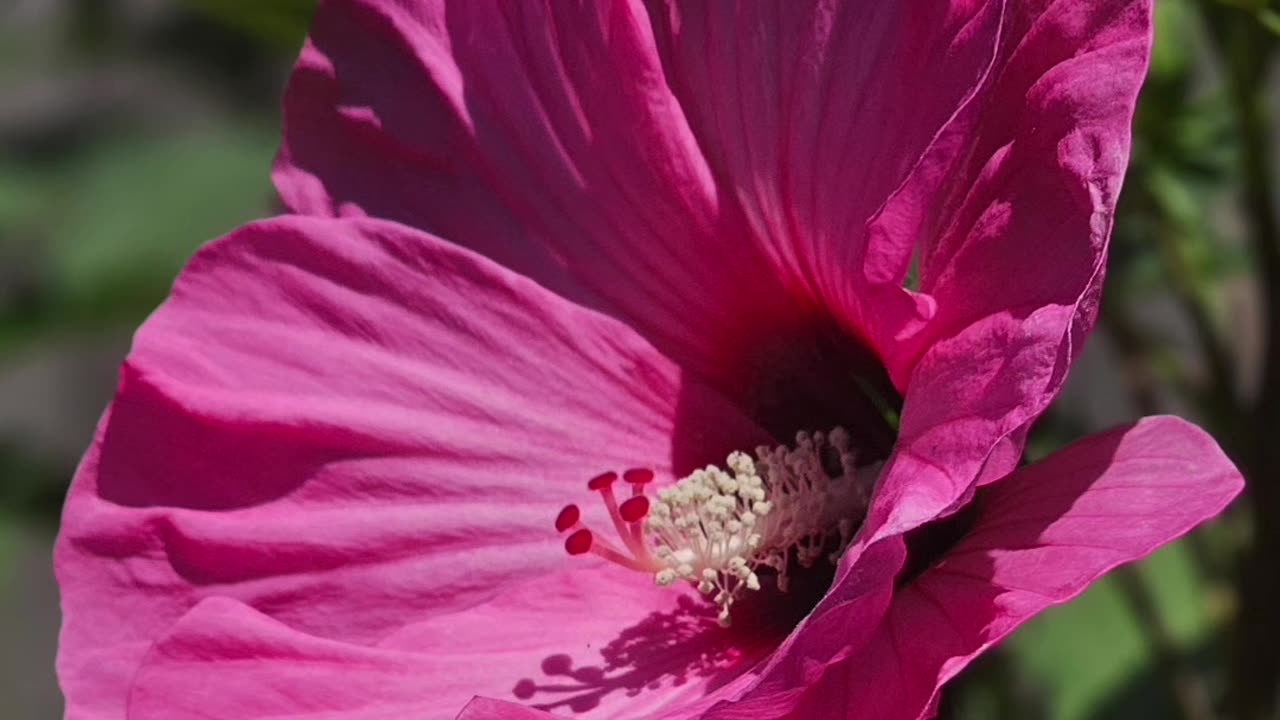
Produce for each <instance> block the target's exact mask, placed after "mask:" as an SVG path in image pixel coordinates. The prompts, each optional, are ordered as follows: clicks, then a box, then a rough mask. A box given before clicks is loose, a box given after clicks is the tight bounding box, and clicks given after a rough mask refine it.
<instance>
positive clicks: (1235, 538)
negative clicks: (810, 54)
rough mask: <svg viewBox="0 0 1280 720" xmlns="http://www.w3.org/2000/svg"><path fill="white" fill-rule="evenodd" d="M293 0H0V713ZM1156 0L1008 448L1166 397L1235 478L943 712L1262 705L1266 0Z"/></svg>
mask: <svg viewBox="0 0 1280 720" xmlns="http://www.w3.org/2000/svg"><path fill="white" fill-rule="evenodd" d="M311 4H312V0H186V1H185V2H184V1H183V0H0V698H3V701H0V718H4V719H5V720H7V718H9V717H12V718H15V720H17V719H22V720H25V719H27V718H34V719H42V718H56V717H60V714H61V700H60V698H59V695H58V691H57V685H56V680H55V678H54V674H53V658H54V653H55V646H56V637H57V630H58V608H57V592H56V588H55V585H54V583H53V578H52V571H51V568H50V549H51V546H52V542H53V537H54V534H55V532H56V529H57V521H58V513H59V509H60V506H61V502H62V496H63V494H64V493H65V490H66V483H67V481H68V479H69V478H70V476H71V474H72V472H73V470H74V467H75V463H76V461H77V460H78V458H79V455H80V453H81V452H82V451H83V450H84V448H85V446H86V445H87V444H88V442H89V437H90V434H91V432H92V429H93V426H94V423H95V422H96V420H97V417H98V414H99V413H100V412H101V410H102V408H103V407H104V406H105V404H106V402H107V401H108V400H109V398H110V396H111V392H112V390H113V388H114V385H115V376H116V369H117V366H118V364H119V362H120V360H121V359H122V358H123V356H124V353H125V352H126V350H127V348H128V344H129V337H130V335H131V333H132V331H133V329H134V328H135V327H136V326H137V325H138V324H139V323H140V322H141V321H142V319H143V318H145V317H146V315H147V313H148V312H149V311H150V310H151V309H152V308H153V307H155V305H156V304H157V303H158V302H159V301H160V300H161V299H163V297H164V295H165V293H166V292H167V290H168V287H169V284H170V282H171V281H172V279H173V277H174V275H175V274H176V272H177V270H178V268H179V267H181V265H182V262H183V261H184V259H185V258H186V257H187V256H188V255H189V254H190V253H191V252H192V250H194V249H195V247H196V246H197V245H198V244H199V243H201V242H204V241H206V240H208V239H211V238H214V237H217V236H219V235H221V234H222V233H224V232H225V231H227V230H229V229H231V228H233V227H235V226H236V225H238V224H240V223H242V222H244V221H247V220H250V219H252V218H255V217H260V216H263V215H267V214H270V213H271V212H273V192H272V190H271V187H270V182H269V178H268V171H269V168H270V163H271V159H272V156H273V154H274V152H275V148H276V144H277V136H278V125H279V117H278V114H279V113H278V107H279V103H278V98H279V95H280V91H281V89H282V87H283V83H284V80H285V77H286V75H287V72H288V69H289V65H290V62H291V60H292V59H293V56H294V55H295V54H296V51H297V48H298V45H299V43H300V42H301V38H302V36H303V35H304V33H305V28H306V22H307V16H308V13H309V10H310V6H311ZM1157 5H1158V12H1157V26H1158V27H1157V44H1156V52H1155V57H1154V59H1153V64H1152V69H1151V73H1150V76H1149V78H1148V81H1147V84H1146V87H1145V89H1144V91H1143V96H1142V101H1141V107H1140V111H1139V117H1138V119H1137V122H1136V136H1135V143H1134V158H1133V164H1132V167H1131V170H1130V173H1129V177H1128V179H1127V181H1126V186H1125V192H1124V195H1123V198H1122V202H1121V209H1120V212H1119V216H1118V219H1117V227H1116V232H1115V236H1114V240H1113V244H1112V253H1111V261H1110V268H1109V273H1110V275H1109V282H1108V285H1107V291H1106V297H1105V300H1104V308H1103V313H1102V318H1101V320H1100V323H1099V329H1098V331H1097V332H1096V333H1095V335H1094V337H1093V339H1092V341H1091V343H1090V345H1089V347H1088V349H1087V350H1086V352H1085V355H1084V357H1083V358H1082V359H1081V361H1080V363H1079V364H1078V366H1077V367H1076V369H1075V371H1074V373H1073V375H1072V378H1071V381H1070V384H1069V386H1068V389H1067V391H1066V393H1065V395H1064V397H1063V398H1062V400H1061V401H1060V402H1059V403H1058V404H1057V406H1056V407H1055V409H1054V410H1053V412H1052V413H1051V414H1050V416H1049V417H1047V418H1046V419H1045V420H1044V421H1042V422H1041V424H1040V426H1039V427H1038V428H1037V430H1036V432H1035V434H1034V437H1033V440H1032V444H1031V451H1030V455H1031V456H1032V457H1038V456H1042V455H1044V454H1046V453H1047V452H1049V451H1051V450H1053V449H1055V448H1058V447H1060V446H1062V445H1063V444H1065V443H1067V442H1069V441H1070V440H1072V439H1075V438H1077V437H1080V436H1083V435H1085V434H1087V433H1090V432H1093V431H1095V430H1098V429H1102V428H1104V427H1106V426H1109V425H1112V424H1115V423H1119V422H1123V421H1126V420H1129V419H1132V418H1135V417H1137V416H1139V415H1143V414H1150V413H1153V412H1174V413H1177V414H1181V415H1184V416H1187V417H1190V418H1192V419H1194V420H1196V421H1198V422H1200V423H1202V424H1203V425H1205V426H1206V427H1207V428H1208V429H1210V431H1212V432H1213V433H1214V434H1215V435H1216V436H1217V437H1218V439H1219V441H1220V442H1222V444H1223V445H1224V446H1225V447H1226V448H1227V449H1228V451H1229V452H1230V453H1231V454H1232V455H1233V457H1235V458H1236V459H1237V461H1238V462H1239V463H1240V464H1241V466H1242V467H1243V468H1244V469H1245V470H1246V472H1247V474H1248V476H1249V482H1250V497H1249V499H1248V500H1245V501H1242V502H1240V503H1237V505H1236V506H1235V507H1233V509H1232V510H1231V511H1229V512H1228V514H1227V515H1226V516H1224V518H1223V519H1221V520H1220V521H1218V522H1217V523H1216V524H1214V525H1213V526H1211V527H1209V528H1207V529H1205V530H1203V531H1201V532H1199V533H1197V534H1196V535H1194V536H1192V537H1190V538H1187V539H1185V540H1183V541H1181V542H1179V543H1177V544H1175V545H1174V546H1172V547H1169V548H1167V549H1165V550H1163V551H1161V552H1159V553H1157V554H1156V555H1155V556H1153V557H1152V558H1151V559H1149V560H1148V561H1146V562H1144V563H1142V564H1140V565H1138V566H1137V567H1135V568H1133V569H1129V570H1124V571H1120V572H1118V573H1114V574H1112V575H1111V576H1109V577H1108V578H1107V579H1105V580H1103V581H1102V582H1100V583H1098V585H1096V586H1095V587H1094V588H1093V589H1092V590H1090V591H1089V592H1088V593H1087V594H1085V595H1084V596H1082V597H1081V598H1080V599H1078V600H1077V601H1075V602H1073V603H1071V604H1069V605H1067V606H1064V607H1062V608H1059V609H1056V610H1053V611H1051V612H1049V613H1046V614H1045V615H1044V616H1042V617H1041V618H1039V619H1037V620H1035V621H1033V622H1032V623H1030V624H1028V625H1027V626H1026V627H1025V628H1023V629H1022V630H1020V631H1019V632H1018V633H1017V634H1016V635H1015V636H1014V637H1013V638H1012V639H1011V640H1010V641H1009V642H1007V643H1005V644H1004V646H1003V647H1002V648H1001V649H1000V650H998V651H996V652H993V653H991V654H989V655H988V656H987V657H986V658H985V659H984V660H982V661H981V662H980V663H978V664H977V665H976V666H975V667H974V668H973V669H972V670H970V671H969V672H967V673H966V674H965V676H964V677H963V678H962V679H961V680H960V681H959V682H958V683H956V684H955V686H954V687H953V689H952V690H951V691H950V692H949V693H948V696H947V700H946V702H945V703H944V715H946V716H948V717H953V718H972V719H975V720H979V719H985V718H1017V719H1019V720H1021V719H1024V718H1025V719H1031V720H1035V719H1037V718H1045V719H1049V718H1052V719H1054V720H1086V719H1089V720H1103V719H1108V720H1110V719H1113V718H1114V719H1120V718H1129V719H1137V720H1142V719H1145V718H1161V719H1163V718H1174V719H1175V720H1176V719H1178V718H1182V719H1185V720H1211V719H1213V718H1242V719H1247V720H1254V719H1255V718H1258V719H1267V720H1280V711H1277V710H1276V708H1275V707H1274V705H1273V704H1274V703H1275V701H1276V699H1277V695H1278V694H1280V691H1278V689H1277V683H1276V677H1277V673H1276V668H1277V666H1278V665H1280V590H1278V589H1277V588H1276V585H1277V583H1280V528H1277V526H1280V497H1276V496H1277V495H1280V347H1278V348H1275V349H1272V348H1269V346H1268V339H1269V338H1273V337H1274V338H1277V339H1280V231H1278V230H1277V214H1276V207H1277V204H1278V202H1280V193H1278V192H1277V178H1276V168H1277V167H1278V166H1280V157H1278V156H1277V152H1276V149H1275V141H1276V136H1277V135H1280V129H1278V128H1277V123H1276V120H1275V118H1276V117H1277V113H1278V112H1280V107H1278V106H1280V102H1278V101H1277V100H1278V98H1280V92H1277V82H1276V80H1275V77H1274V65H1275V63H1274V62H1273V58H1274V56H1275V55H1276V50H1277V48H1278V47H1280V3H1277V2H1270V3H1268V2H1265V1H1258V0H1254V1H1252V2H1251V1H1250V0H1234V1H1232V2H1226V1H1218V0H1157ZM1273 518H1274V519H1273Z"/></svg>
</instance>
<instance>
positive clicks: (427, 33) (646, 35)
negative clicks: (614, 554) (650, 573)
mask: <svg viewBox="0 0 1280 720" xmlns="http://www.w3.org/2000/svg"><path fill="white" fill-rule="evenodd" d="M999 19H1000V6H999V3H984V2H978V1H976V0H963V1H961V0H954V1H951V2H941V3H939V2H932V1H931V0H909V1H908V2H902V3H872V2H830V1H829V0H823V1H812V2H810V1H807V0H803V1H795V0H780V1H778V2H760V3H704V2H692V3H686V4H677V3H670V4H669V3H660V2H659V3H650V4H649V6H648V7H646V6H644V5H643V4H642V3H640V2H639V1H638V0H636V1H629V0H606V1H605V2H562V3H529V2H495V1H493V0H452V1H449V0H338V1H335V2H326V3H322V5H321V7H320V9H319V11H318V13H317V15H316V18H315V21H314V25H313V27H312V32H311V36H310V38H309V40H308V43H307V46H306V48H305V49H304V51H303V54H302V57H301V59H300V61H299V63H298V67H297V69H296V71H295V73H294V76H293V78H292V80H291V82H290V87H289V90H288V94H287V97H286V101H285V117H286V122H285V142H284V147H283V149H282V152H281V155H280V158H279V161H278V163H277V169H276V184H277V187H278V188H279V190H280V193H281V196H282V197H283V198H284V200H285V202H286V204H287V205H288V206H289V207H290V208H291V209H293V210H294V211H296V212H302V213H308V214H316V215H326V216H333V215H350V214H363V215H372V216H378V217H384V218H390V219H394V220H398V221H401V222H405V223H407V224H410V225H414V226H416V227H419V228H423V229H426V230H428V231H430V232H432V233H435V234H437V235H438V236H440V237H442V238H444V239H446V240H449V241H451V242H455V243H459V244H461V245H465V246H467V247H471V248H473V249H476V250H478V251H480V252H482V253H484V254H486V255H488V256H490V257H492V258H494V259H495V260H497V261H498V262H500V263H503V264H505V265H506V266H508V267H510V268H512V269H514V270H516V271H518V272H521V273H522V274H525V275H526V276H528V277H531V278H533V279H535V280H536V281H538V282H539V283H541V284H542V285H544V286H546V287H548V288H551V289H552V290H554V291H555V292H557V293H559V294H561V295H563V296H565V297H568V298H570V299H573V300H574V301H575V302H578V303H580V304H583V305H586V306H589V307H593V308H596V309H598V310H600V311H602V312H605V313H608V314H611V315H613V316H615V317H618V318H620V319H622V320H624V321H625V322H627V324H629V325H631V326H632V327H633V328H635V329H636V330H637V332H639V333H640V334H641V335H643V336H644V337H646V338H648V339H649V340H650V341H651V342H652V343H653V344H654V345H655V346H656V347H658V348H659V349H661V350H662V351H663V352H665V353H666V354H668V355H669V356H670V357H672V358H673V359H675V360H676V361H677V362H679V363H680V364H681V365H682V366H683V367H685V368H687V369H688V370H690V371H692V372H696V373H698V374H699V375H701V376H702V377H704V378H705V379H706V380H707V382H708V383H709V384H711V385H713V386H715V387H718V388H720V389H722V390H723V391H725V392H726V393H727V394H728V395H729V396H730V397H731V398H733V399H734V401H735V402H737V403H739V404H741V405H742V406H743V407H744V408H745V409H746V410H747V411H748V412H750V413H752V414H755V415H759V416H761V417H762V420H763V421H766V422H767V425H768V429H769V430H771V431H772V432H774V433H775V434H777V435H778V436H780V437H786V436H787V435H789V434H792V433H794V432H795V431H796V430H797V429H800V428H802V427H809V428H811V427H812V425H807V424H806V423H809V424H813V423H816V424H817V426H820V427H824V426H829V425H832V424H835V422H837V421H839V422H847V420H848V419H847V417H843V416H842V415H845V414H848V413H850V412H851V409H854V406H855V403H856V402H857V401H858V398H859V397H860V395H859V393H858V392H857V389H856V385H850V384H849V374H850V373H849V372H848V368H849V366H850V365H851V362H850V361H849V358H847V357H845V351H844V349H843V347H842V346H843V345H848V344H871V345H883V344H885V343H887V342H889V340H890V339H891V338H892V336H893V335H894V334H895V333H896V332H898V331H899V329H900V328H901V327H902V326H905V325H909V324H912V323H916V322H918V317H919V316H920V314H921V313H922V312H923V309H922V307H923V305H927V303H925V302H924V301H921V303H920V305H921V307H917V303H916V302H915V300H914V299H913V298H912V297H910V296H909V295H908V294H907V293H905V292H904V291H903V290H902V288H901V280H902V277H903V276H904V275H905V273H906V268H907V265H908V263H909V259H910V255H911V251H912V247H911V244H910V243H911V241H912V238H907V237H905V236H899V237H896V238H892V239H885V240H884V241H883V242H881V243H880V246H879V249H878V251H877V252H876V253H875V254H874V256H872V255H871V254H870V253H869V250H868V247H869V246H868V240H867V232H866V227H865V225H866V222H867V220H868V219H869V218H870V217H871V216H872V215H873V214H874V213H875V212H876V209H877V208H878V207H879V206H880V205H882V204H883V203H884V202H885V201H886V199H887V198H888V197H889V195H890V194H891V193H892V192H893V191H894V189H895V188H896V187H897V186H898V185H899V184H901V183H902V182H903V180H904V179H905V178H906V176H907V173H908V171H909V170H910V168H911V167H912V166H913V164H914V163H915V162H916V161H917V159H918V158H919V157H920V156H921V154H922V153H923V151H924V150H925V148H926V146H927V145H928V143H929V142H930V140H931V139H932V138H933V137H934V136H935V135H936V134H937V133H938V132H939V130H940V128H942V126H943V124H944V123H945V122H947V121H948V120H949V119H950V118H951V117H952V116H953V115H954V114H955V113H956V112H957V110H958V108H959V107H960V106H961V104H962V102H963V101H964V100H965V99H966V98H968V97H969V96H970V95H971V94H972V93H973V91H974V89H975V88H976V87H977V85H978V83H979V81H980V80H981V78H982V77H983V76H984V73H985V70H986V68H987V66H988V65H989V63H990V61H991V57H992V53H993V51H994V42H995V38H996V35H997V28H998V23H999ZM873 266H874V267H873ZM854 338H860V340H858V341H857V343H854V342H852V340H853V339H854ZM831 345H834V346H836V347H835V349H833V350H829V349H828V348H827V346H831ZM828 352H829V354H831V355H832V357H824V353H828ZM878 354H879V355H882V356H886V357H887V356H889V353H887V352H879V353H878ZM895 357H896V355H895ZM781 387H785V388H786V392H781V391H780V390H779V388H781ZM801 410H803V412H802V411H801Z"/></svg>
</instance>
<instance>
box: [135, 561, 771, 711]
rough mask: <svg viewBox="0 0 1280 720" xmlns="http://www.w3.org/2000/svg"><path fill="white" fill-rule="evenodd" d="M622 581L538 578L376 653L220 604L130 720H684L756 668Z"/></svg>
mask: <svg viewBox="0 0 1280 720" xmlns="http://www.w3.org/2000/svg"><path fill="white" fill-rule="evenodd" d="M619 575H620V577H615V576H611V574H610V573H608V572H602V571H599V570H598V569H597V570H596V571H595V572H576V573H572V572H571V573H560V574H555V575H547V576H544V577H540V578H536V579H532V580H530V581H528V582H526V583H525V584H524V585H522V586H519V587H515V588H508V589H507V590H506V591H505V592H504V593H503V595H502V596H500V597H499V598H497V599H496V600H494V601H492V602H490V603H485V604H483V605H480V606H477V607H476V608H471V609H468V610H465V611H462V612H459V613H451V614H448V615H443V616H438V617H437V618H436V619H434V620H428V621H424V622H418V623H411V624H409V625H407V626H406V627H405V628H403V629H402V630H400V631H398V632H397V633H395V634H394V635H392V636H389V637H387V638H385V639H383V640H382V641H380V642H378V643H377V645H376V646H373V647H370V646H362V645H358V644H351V643H344V642H339V641H335V640H329V639H324V638H320V637H317V636H315V635H310V634H306V633H302V632H299V631H297V630H295V629H293V628H291V627H289V626H287V625H284V624H282V623H279V622H277V621H274V620H271V619H269V618H268V617H266V616H265V615H263V614H261V613H259V612H257V611H255V610H253V609H251V608H249V607H247V606H245V605H243V604H241V603H238V602H233V601H231V600H228V599H225V598H212V599H208V600H205V601H203V602H202V603H200V604H199V605H197V606H196V607H195V608H194V609H193V610H192V611H191V612H189V613H187V615H186V616H184V617H183V618H182V619H181V620H179V621H178V622H177V623H176V624H175V625H174V626H173V627H172V629H171V630H170V631H169V633H167V634H166V635H165V636H164V637H162V638H161V639H160V640H159V641H158V642H157V643H156V645H155V646H154V647H153V648H152V650H151V651H150V652H149V653H148V654H147V656H146V658H145V660H144V662H143V664H142V668H141V669H140V670H139V671H138V673H137V675H136V678H135V680H134V683H133V689H132V692H131V694H130V713H131V714H130V717H131V718H138V719H145V718H156V719H157V720H159V719H160V718H184V717H194V716H198V717H201V718H207V719H209V720H255V719H256V718H270V717H280V716H288V717H313V716H314V717H323V718H334V719H336V718H343V720H348V719H349V720H366V719H372V718H383V717H395V713H396V712H399V713H402V714H401V715H400V717H411V718H414V719H415V720H435V719H440V720H448V719H449V718H453V717H454V716H455V715H456V714H457V713H458V711H459V710H460V709H462V708H463V707H464V706H465V705H467V704H468V703H469V702H470V701H471V699H472V698H473V697H474V696H475V695H477V694H481V695H487V696H494V697H497V696H505V697H506V698H508V699H510V700H511V701H515V702H521V703H525V704H527V705H536V706H539V707H542V708H546V709H549V710H553V711H557V712H562V713H564V714H569V715H572V716H574V717H578V718H608V717H619V716H624V717H650V716H661V717H664V718H672V719H674V718H685V717H692V716H693V715H691V714H690V712H688V711H686V710H683V709H682V708H684V707H688V706H690V705H696V704H697V702H698V701H699V700H700V699H702V698H703V697H704V696H705V695H707V693H708V692H710V691H711V690H714V689H715V688H716V687H721V686H722V683H717V684H715V685H712V686H709V685H708V679H710V678H713V677H715V675H716V674H717V673H724V672H731V673H734V674H736V672H734V671H735V668H737V672H741V669H742V668H743V667H744V662H745V663H747V665H748V666H749V663H750V662H751V661H753V660H754V659H755V657H754V656H747V657H745V658H744V657H743V656H742V654H741V653H735V652H734V648H732V647H728V646H726V643H725V639H726V637H727V635H726V631H725V630H723V629H722V628H720V627H719V626H718V625H716V624H715V621H714V610H713V609H711V608H708V607H706V606H705V604H703V603H697V604H696V605H695V604H691V603H689V602H688V600H687V598H686V599H684V600H682V599H681V598H682V597H683V596H682V595H681V594H680V593H676V592H670V591H666V590H663V589H660V588H656V587H654V586H653V584H652V583H644V582H639V583H638V582H636V580H637V578H636V577H634V576H631V575H629V574H625V573H622V574H619ZM713 663H714V664H716V665H717V667H716V668H712V667H710V664H713ZM499 707H501V705H499ZM524 712H525V713H526V714H527V713H529V712H531V711H530V710H525V711H524ZM523 716H527V715H517V716H516V717H523Z"/></svg>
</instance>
